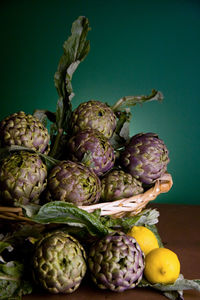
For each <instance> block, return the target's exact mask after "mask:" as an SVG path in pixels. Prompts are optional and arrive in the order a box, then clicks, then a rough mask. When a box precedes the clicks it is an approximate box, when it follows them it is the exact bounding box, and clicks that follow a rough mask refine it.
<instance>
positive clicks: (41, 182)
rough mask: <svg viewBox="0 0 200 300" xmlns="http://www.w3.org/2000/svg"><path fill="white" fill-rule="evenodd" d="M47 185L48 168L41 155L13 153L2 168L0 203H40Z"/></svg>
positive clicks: (22, 152)
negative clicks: (41, 195) (40, 197)
mask: <svg viewBox="0 0 200 300" xmlns="http://www.w3.org/2000/svg"><path fill="white" fill-rule="evenodd" d="M46 185H47V168H46V165H45V164H44V163H43V162H42V160H41V158H40V156H39V155H37V154H35V153H30V152H27V151H20V152H16V153H13V154H12V155H11V156H8V157H6V158H5V159H4V160H3V161H2V163H1V166H0V199H1V200H0V202H1V203H2V204H4V205H16V206H17V205H18V204H28V203H36V204H37V203H38V202H39V196H40V194H41V193H42V191H43V190H44V189H45V187H46Z"/></svg>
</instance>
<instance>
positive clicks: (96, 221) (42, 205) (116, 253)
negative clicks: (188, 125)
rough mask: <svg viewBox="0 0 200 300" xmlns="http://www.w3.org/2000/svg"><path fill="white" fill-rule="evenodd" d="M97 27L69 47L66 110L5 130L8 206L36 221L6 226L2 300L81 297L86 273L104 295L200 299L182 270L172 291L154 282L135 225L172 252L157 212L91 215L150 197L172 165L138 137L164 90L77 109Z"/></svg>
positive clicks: (2, 126) (64, 62) (2, 174)
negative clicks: (136, 291) (135, 116)
mask: <svg viewBox="0 0 200 300" xmlns="http://www.w3.org/2000/svg"><path fill="white" fill-rule="evenodd" d="M89 29H90V28H89V23H88V20H87V18H85V17H79V18H78V19H77V20H76V21H75V22H74V23H73V25H72V31H71V36H70V37H69V38H68V39H67V41H65V43H64V45H63V48H64V53H63V55H62V57H61V59H60V61H59V64H58V69H57V71H56V73H55V76H54V81H55V86H56V89H57V91H58V95H59V99H58V102H57V107H56V112H50V111H48V110H36V111H35V112H34V114H33V115H29V114H25V113H24V112H23V111H21V112H18V113H14V114H12V115H10V116H8V117H6V118H5V119H4V120H2V121H1V123H0V142H1V149H0V158H1V166H0V205H2V206H10V207H21V208H22V209H23V213H24V220H25V221H27V222H25V223H21V222H18V223H17V224H16V222H11V221H10V222H9V221H7V222H5V223H2V224H1V225H0V229H1V232H2V233H1V235H0V299H21V297H22V295H25V294H29V293H31V292H32V291H34V290H35V288H38V287H40V288H42V289H45V290H46V291H47V292H50V293H71V292H74V291H75V290H76V289H77V288H78V287H79V286H80V284H81V281H82V279H83V278H84V276H85V274H86V272H88V273H89V274H90V275H91V280H93V281H94V283H95V284H96V285H97V286H98V287H99V288H101V289H110V290H112V291H117V292H122V291H124V290H126V289H131V288H134V287H136V286H137V287H152V288H155V289H157V290H159V291H161V292H162V293H163V294H164V295H165V296H166V297H168V298H169V299H174V300H178V299H183V290H184V289H197V290H199V291H200V280H186V279H184V277H183V275H179V272H178V278H177V277H176V279H175V280H174V281H173V282H170V283H165V284H163V283H162V282H161V283H160V282H159V281H157V282H153V283H152V282H150V281H148V280H147V279H146V277H148V276H146V277H145V276H144V274H145V259H146V257H148V255H146V254H145V253H144V252H143V250H142V249H143V247H142V245H141V246H140V242H138V241H137V238H135V237H134V236H132V235H131V234H130V232H132V233H133V228H135V226H143V227H145V228H148V230H150V232H151V233H153V236H154V238H155V239H156V240H157V243H156V245H157V246H156V248H158V249H160V248H163V245H162V241H161V238H160V236H159V234H158V231H157V228H156V223H157V222H158V216H159V213H158V211H157V210H155V209H144V210H142V211H141V212H140V213H139V214H137V215H135V216H131V215H127V216H123V217H121V218H112V217H111V216H109V215H108V216H102V215H101V209H95V210H94V211H93V212H91V213H89V212H87V211H85V210H84V209H82V208H81V207H82V206H85V205H86V206H87V205H93V204H95V203H100V202H112V201H115V200H118V199H123V198H128V197H132V196H134V195H138V194H141V193H143V192H144V191H146V190H148V189H149V188H150V187H152V186H153V185H154V184H155V182H156V180H158V179H159V178H160V177H162V176H163V175H164V174H165V173H166V171H167V164H168V163H169V157H168V149H167V147H166V145H165V144H164V142H163V141H162V140H161V139H160V138H159V137H158V135H157V134H155V133H138V134H136V135H135V136H133V137H130V135H129V134H130V133H129V124H130V121H131V111H130V107H132V106H134V105H136V104H137V103H140V104H142V103H145V102H147V101H153V100H156V101H160V100H162V99H163V96H162V93H161V92H159V91H156V90H152V93H151V94H150V95H148V96H126V97H123V98H121V99H119V100H118V101H117V102H116V103H115V104H114V105H113V106H109V105H108V104H106V103H103V102H101V101H96V100H90V101H87V102H83V103H81V104H80V105H79V106H78V107H77V108H76V109H74V110H72V104H71V100H72V98H73V96H74V93H73V89H72V84H71V81H72V76H73V73H74V72H75V70H76V69H77V67H78V65H79V63H80V62H81V61H83V60H84V59H85V57H86V56H87V54H88V53H89V50H90V43H89V41H88V40H87V39H86V38H87V33H88V31H89ZM47 122H50V134H49V133H48V130H47V128H46V126H47ZM163 249H164V248H163ZM152 251H153V250H152ZM24 266H26V268H25V267H24ZM27 266H28V267H27ZM29 270H31V272H29Z"/></svg>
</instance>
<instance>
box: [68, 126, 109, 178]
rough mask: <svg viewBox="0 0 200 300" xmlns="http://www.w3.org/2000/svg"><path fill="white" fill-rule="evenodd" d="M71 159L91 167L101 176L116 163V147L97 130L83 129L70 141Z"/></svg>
mask: <svg viewBox="0 0 200 300" xmlns="http://www.w3.org/2000/svg"><path fill="white" fill-rule="evenodd" d="M68 152H69V155H70V159H71V160H73V161H79V162H81V161H82V162H83V163H84V164H86V166H88V167H91V168H92V169H93V170H94V172H95V173H96V174H97V175H98V176H101V175H103V174H104V173H105V172H107V171H109V170H110V169H111V168H112V167H113V166H114V163H115V154H114V149H113V147H112V146H111V144H110V143H109V141H108V140H107V139H105V138H104V136H103V135H102V134H101V133H99V132H98V131H96V130H91V129H88V130H83V131H80V132H78V133H77V134H76V135H74V136H72V137H71V138H70V140H69V142H68Z"/></svg>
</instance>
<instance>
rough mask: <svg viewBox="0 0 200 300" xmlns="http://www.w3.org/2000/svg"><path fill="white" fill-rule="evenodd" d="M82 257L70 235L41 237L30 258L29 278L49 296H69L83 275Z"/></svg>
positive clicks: (56, 234) (59, 234)
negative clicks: (66, 294)
mask: <svg viewBox="0 0 200 300" xmlns="http://www.w3.org/2000/svg"><path fill="white" fill-rule="evenodd" d="M86 269H87V267H86V254H85V250H84V248H83V247H82V245H81V244H80V243H79V242H78V240H76V239H75V238H74V237H72V236H71V235H69V234H67V233H64V232H62V231H55V232H51V233H47V234H46V235H44V236H43V237H42V238H41V239H40V240H39V242H38V243H37V244H36V249H35V253H34V255H33V278H34V279H35V281H36V283H37V284H39V285H40V286H41V287H42V288H44V289H45V290H47V291H48V292H50V293H53V294H57V293H72V292H74V291H75V290H76V289H77V288H78V287H79V285H80V284H81V281H82V279H83V277H84V275H85V273H86Z"/></svg>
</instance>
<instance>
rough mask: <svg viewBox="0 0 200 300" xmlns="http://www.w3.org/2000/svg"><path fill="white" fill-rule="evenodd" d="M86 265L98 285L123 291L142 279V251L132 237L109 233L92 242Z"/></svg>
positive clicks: (119, 233)
mask: <svg viewBox="0 0 200 300" xmlns="http://www.w3.org/2000/svg"><path fill="white" fill-rule="evenodd" d="M88 267H89V269H90V272H91V276H92V280H93V281H94V283H95V284H96V285H97V286H98V287H99V288H101V289H109V290H112V291H115V292H123V291H124V290H127V289H131V288H134V287H135V286H137V285H138V283H139V282H140V280H141V279H142V276H143V270H144V254H143V252H142V251H141V249H140V247H139V245H138V243H137V242H136V240H135V239H134V238H133V237H131V236H128V235H126V234H124V233H122V232H113V233H111V234H109V235H107V236H105V237H104V238H102V239H100V240H99V241H97V242H96V243H95V244H94V245H92V247H91V249H90V252H89V255H88Z"/></svg>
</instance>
